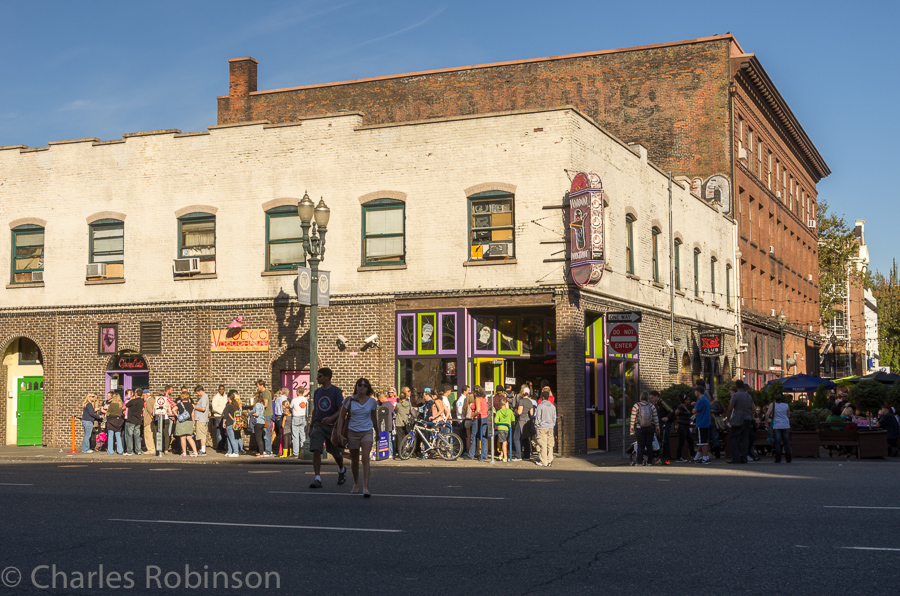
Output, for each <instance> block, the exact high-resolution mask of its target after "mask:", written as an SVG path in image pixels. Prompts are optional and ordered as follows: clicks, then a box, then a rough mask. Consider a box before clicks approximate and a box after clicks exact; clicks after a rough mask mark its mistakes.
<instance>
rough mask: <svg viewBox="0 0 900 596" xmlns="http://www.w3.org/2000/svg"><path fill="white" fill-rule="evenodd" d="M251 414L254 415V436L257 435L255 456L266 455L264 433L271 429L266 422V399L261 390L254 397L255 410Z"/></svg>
mask: <svg viewBox="0 0 900 596" xmlns="http://www.w3.org/2000/svg"><path fill="white" fill-rule="evenodd" d="M250 415H251V416H253V436H255V437H256V450H257V452H258V453H257V454H256V456H255V457H257V458H260V457H266V456H267V454H266V441H265V438H264V435H265V433H267V432H269V429H268V428H267V424H266V400H265V398H263V396H262V392H261V391H259V392H257V393H256V397H255V398H254V399H253V412H251V414H250Z"/></svg>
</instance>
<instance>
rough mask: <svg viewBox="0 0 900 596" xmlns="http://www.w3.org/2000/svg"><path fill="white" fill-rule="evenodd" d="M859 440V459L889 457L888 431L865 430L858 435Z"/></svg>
mask: <svg viewBox="0 0 900 596" xmlns="http://www.w3.org/2000/svg"><path fill="white" fill-rule="evenodd" d="M856 435H857V437H858V438H859V457H860V458H863V457H887V456H888V440H887V431H886V430H864V431H860V432H858V433H856Z"/></svg>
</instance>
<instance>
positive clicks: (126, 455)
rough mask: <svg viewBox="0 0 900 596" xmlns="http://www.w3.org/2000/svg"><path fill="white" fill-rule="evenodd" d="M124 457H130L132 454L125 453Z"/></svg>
mask: <svg viewBox="0 0 900 596" xmlns="http://www.w3.org/2000/svg"><path fill="white" fill-rule="evenodd" d="M122 455H124V456H125V457H128V456H129V455H131V454H130V453H123V454H122Z"/></svg>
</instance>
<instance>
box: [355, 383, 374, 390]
mask: <svg viewBox="0 0 900 596" xmlns="http://www.w3.org/2000/svg"><path fill="white" fill-rule="evenodd" d="M356 386H357V387H365V388H366V389H368V388H370V387H371V385H369V384H368V383H357V384H356Z"/></svg>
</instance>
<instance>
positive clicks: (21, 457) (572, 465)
mask: <svg viewBox="0 0 900 596" xmlns="http://www.w3.org/2000/svg"><path fill="white" fill-rule="evenodd" d="M348 456H349V454H348V453H347V452H346V451H344V457H345V458H346V457H348ZM112 461H114V462H116V463H117V464H119V463H122V462H128V463H129V464H151V465H152V464H158V463H160V462H165V463H166V464H173V463H178V464H218V465H262V464H265V465H277V466H281V465H286V466H291V465H304V466H307V465H309V466H311V465H312V460H310V459H306V460H298V459H297V458H296V457H290V458H279V457H275V456H273V457H265V458H255V457H253V456H250V455H243V456H241V457H238V458H231V457H225V455H224V454H222V453H216V452H215V451H209V452H208V455H206V456H201V457H190V456H188V457H181V456H180V455H164V456H162V457H156V456H150V455H140V456H128V457H126V456H124V455H107V454H106V451H95V452H94V453H72V454H70V453H66V451H65V450H63V449H60V448H59V447H18V446H16V445H3V446H0V465H3V464H12V463H43V462H48V463H50V462H52V463H67V464H73V463H79V464H82V463H83V464H89V463H109V462H112ZM628 463H629V462H628V460H625V459H622V454H621V452H602V451H599V452H592V453H590V454H588V455H573V456H566V457H556V458H555V459H554V460H553V468H552V469H560V470H579V469H587V468H590V469H595V468H597V467H598V466H604V467H608V466H625V465H628ZM323 465H326V466H332V465H334V461H333V460H332V459H331V457H328V458H326V460H325V461H324V462H323ZM372 465H373V466H397V467H425V468H441V467H457V468H485V467H487V468H490V467H497V468H509V469H527V470H537V469H540V468H539V467H538V466H535V465H534V463H533V462H530V461H520V462H501V461H499V460H496V461H494V463H491V461H490V460H487V461H484V462H480V461H478V460H474V461H473V460H470V459H468V458H467V457H465V456H462V457H460V458H459V459H458V460H456V461H444V460H441V459H426V460H421V459H417V458H410V459H408V460H405V461H404V460H399V459H386V460H381V461H373V462H372Z"/></svg>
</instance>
